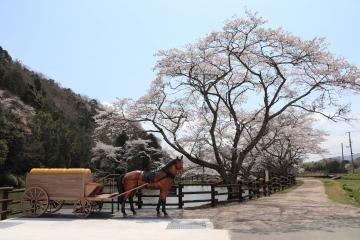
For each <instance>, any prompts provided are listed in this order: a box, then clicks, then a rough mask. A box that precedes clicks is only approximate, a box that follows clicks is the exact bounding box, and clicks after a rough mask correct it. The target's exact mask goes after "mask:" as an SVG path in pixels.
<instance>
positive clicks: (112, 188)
mask: <svg viewBox="0 0 360 240" xmlns="http://www.w3.org/2000/svg"><path fill="white" fill-rule="evenodd" d="M114 177H115V175H111V176H109V177H108V178H105V179H101V182H102V183H103V184H104V186H105V188H104V189H105V191H104V193H106V192H116V181H115V178H114ZM295 183H296V180H295V176H290V175H289V176H286V177H284V176H282V177H274V178H272V179H271V180H270V181H268V182H266V181H264V180H262V179H257V180H254V181H240V182H238V183H237V184H218V183H203V184H201V183H192V184H182V183H181V182H180V183H178V184H176V185H173V186H172V191H171V192H170V194H169V197H170V198H174V199H175V203H167V204H166V205H167V206H173V207H177V208H180V209H181V208H183V207H184V206H186V204H187V203H204V204H209V205H211V206H212V207H215V206H216V205H217V204H219V203H226V202H243V201H245V200H251V199H254V198H258V197H261V196H269V195H270V194H273V193H276V192H278V191H281V190H284V189H285V188H288V187H290V186H292V185H294V184H295ZM187 186H207V187H210V191H209V190H204V191H184V188H185V187H187ZM224 188H225V189H226V190H227V191H223V192H221V191H219V190H220V189H224ZM24 191H25V189H24V188H22V189H14V188H13V187H0V206H1V210H0V220H4V219H6V218H7V217H8V216H13V215H16V214H19V213H21V210H12V209H11V208H9V206H12V205H19V204H20V203H21V201H20V200H15V199H11V197H10V194H11V193H21V192H24ZM245 192H247V194H244V193H245ZM203 194H206V195H209V194H210V196H209V198H206V199H192V200H187V199H184V197H185V196H186V195H203ZM224 195H228V198H227V199H226V200H220V199H219V196H224ZM158 196H159V195H158V194H146V193H144V192H143V191H141V190H138V191H137V193H136V199H135V200H134V203H135V204H136V205H137V207H138V208H142V207H143V206H156V205H157V204H156V203H146V202H144V199H146V198H154V197H158ZM104 203H108V204H111V212H112V213H113V212H114V207H115V206H117V210H118V211H119V208H120V202H119V199H117V201H116V200H111V201H105V202H104ZM18 209H20V207H18Z"/></svg>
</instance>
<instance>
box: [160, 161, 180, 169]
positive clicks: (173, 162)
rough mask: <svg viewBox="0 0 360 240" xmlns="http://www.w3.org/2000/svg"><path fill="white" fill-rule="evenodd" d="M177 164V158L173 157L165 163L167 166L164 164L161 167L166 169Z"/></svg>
mask: <svg viewBox="0 0 360 240" xmlns="http://www.w3.org/2000/svg"><path fill="white" fill-rule="evenodd" d="M174 164H176V159H173V160H170V161H169V162H167V163H166V164H165V166H163V167H162V168H161V169H166V168H169V167H170V166H172V165H174Z"/></svg>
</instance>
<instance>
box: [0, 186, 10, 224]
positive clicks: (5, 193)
mask: <svg viewBox="0 0 360 240" xmlns="http://www.w3.org/2000/svg"><path fill="white" fill-rule="evenodd" d="M12 189H13V188H12V187H8V188H7V187H5V188H3V189H2V190H3V195H2V197H3V200H4V202H2V207H1V211H2V213H1V216H0V218H1V219H0V220H5V219H6V217H7V214H8V212H7V211H8V205H9V204H8V202H9V201H7V200H8V199H9V191H11V190H12Z"/></svg>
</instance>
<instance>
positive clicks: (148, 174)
mask: <svg viewBox="0 0 360 240" xmlns="http://www.w3.org/2000/svg"><path fill="white" fill-rule="evenodd" d="M161 172H164V173H165V175H164V176H161V177H160V178H158V179H157V177H158V176H159V175H161ZM167 177H170V178H172V179H174V178H175V177H176V175H174V174H172V173H171V172H170V171H169V170H168V169H167V168H166V167H163V168H161V169H160V170H159V171H141V173H140V175H139V180H142V181H144V182H146V183H154V182H158V181H160V180H162V179H164V178H167Z"/></svg>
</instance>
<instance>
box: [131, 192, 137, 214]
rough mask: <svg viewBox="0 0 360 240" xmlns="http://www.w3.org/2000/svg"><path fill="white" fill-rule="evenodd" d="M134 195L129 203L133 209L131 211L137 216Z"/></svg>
mask: <svg viewBox="0 0 360 240" xmlns="http://www.w3.org/2000/svg"><path fill="white" fill-rule="evenodd" d="M133 197H134V196H133V195H131V196H130V197H129V203H130V209H131V211H132V212H133V214H134V215H135V214H136V211H135V208H134V201H133Z"/></svg>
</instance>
